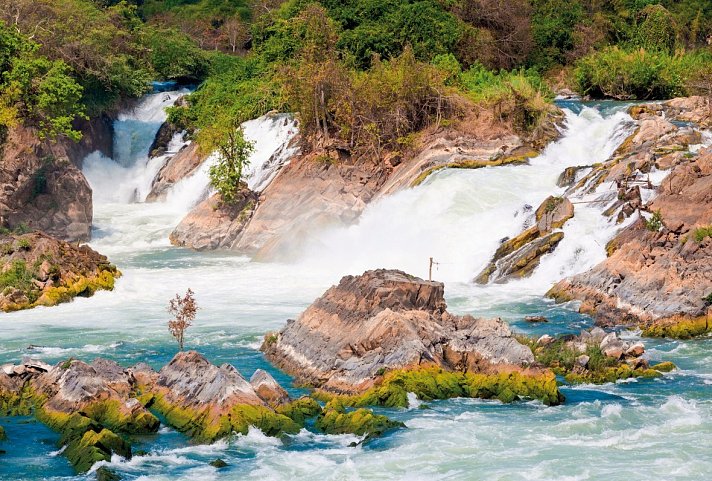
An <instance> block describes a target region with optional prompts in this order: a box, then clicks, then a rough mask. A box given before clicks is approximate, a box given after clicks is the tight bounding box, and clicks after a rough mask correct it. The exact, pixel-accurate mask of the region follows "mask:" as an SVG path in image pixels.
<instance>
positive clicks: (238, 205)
mask: <svg viewBox="0 0 712 481" xmlns="http://www.w3.org/2000/svg"><path fill="white" fill-rule="evenodd" d="M257 200H258V195H257V194H256V193H255V192H252V191H251V190H249V189H248V188H247V187H245V188H244V189H243V190H241V191H240V192H239V193H238V194H237V197H236V199H235V201H234V202H232V203H229V204H228V203H225V202H223V201H222V199H221V197H220V194H214V195H213V196H212V197H210V198H209V199H206V200H204V201H203V202H201V203H200V204H198V205H197V206H196V207H195V208H194V209H193V210H192V211H190V213H189V214H188V215H187V216H186V217H185V218H184V219H183V220H182V221H181V222H180V224H178V226H177V227H176V228H175V229H174V230H173V232H172V233H171V235H170V237H169V239H170V241H171V244H173V245H175V246H180V247H188V248H190V249H195V250H197V251H203V250H214V249H222V248H224V249H230V248H232V247H233V246H234V244H235V242H237V240H238V239H239V236H240V234H241V233H242V231H243V230H244V229H245V226H246V225H247V224H248V222H249V221H250V218H251V217H252V215H253V213H254V211H255V208H256V207H257Z"/></svg>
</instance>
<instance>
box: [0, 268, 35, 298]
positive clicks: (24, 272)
mask: <svg viewBox="0 0 712 481" xmlns="http://www.w3.org/2000/svg"><path fill="white" fill-rule="evenodd" d="M3 269H4V270H3V271H0V292H2V291H3V290H5V289H6V288H8V287H14V288H15V289H19V290H21V291H25V292H27V291H30V290H31V289H32V288H33V287H34V286H33V284H32V279H33V275H32V272H31V271H30V270H29V269H28V268H27V264H26V263H25V261H14V262H13V263H12V264H11V265H10V267H9V268H3Z"/></svg>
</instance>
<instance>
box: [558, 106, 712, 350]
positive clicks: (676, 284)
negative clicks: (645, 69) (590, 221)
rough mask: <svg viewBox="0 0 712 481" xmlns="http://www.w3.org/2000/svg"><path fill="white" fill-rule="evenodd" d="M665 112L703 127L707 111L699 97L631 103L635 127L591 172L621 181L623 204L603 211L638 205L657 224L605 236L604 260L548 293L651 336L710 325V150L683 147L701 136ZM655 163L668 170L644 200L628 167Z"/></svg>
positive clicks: (603, 320)
mask: <svg viewBox="0 0 712 481" xmlns="http://www.w3.org/2000/svg"><path fill="white" fill-rule="evenodd" d="M663 112H665V113H666V114H667V115H668V116H671V117H672V118H673V119H678V118H679V119H680V120H683V121H689V120H690V119H694V120H695V121H699V122H700V123H701V125H705V124H706V122H708V120H709V119H710V118H711V117H712V112H711V111H710V110H706V108H705V104H704V103H703V102H701V101H700V100H699V99H698V98H691V99H676V100H674V101H670V102H667V103H664V104H662V105H650V106H637V107H634V108H633V109H632V111H631V114H632V115H633V116H634V117H636V118H638V119H639V121H640V127H639V129H638V130H637V131H636V132H635V133H634V134H633V135H632V136H631V137H630V138H629V139H628V140H627V141H626V142H624V144H623V145H622V146H621V148H620V149H619V151H618V152H617V156H616V158H615V159H613V160H612V161H611V162H610V163H609V165H605V166H601V167H600V168H599V169H598V173H596V171H595V170H594V172H592V174H590V175H593V176H594V178H593V179H592V180H594V181H596V182H602V181H610V180H616V181H618V182H619V185H621V186H622V187H621V188H622V192H621V193H619V195H618V199H619V201H618V203H617V205H615V208H616V209H620V210H616V209H609V210H608V211H607V212H605V213H604V214H607V215H611V216H612V217H613V216H614V215H615V213H616V212H619V213H618V216H621V215H624V214H626V213H627V215H631V214H632V213H633V212H634V211H635V209H638V208H640V209H642V210H643V211H647V213H646V214H645V215H646V216H647V218H649V219H652V215H653V213H659V214H657V216H656V218H659V220H660V225H655V222H653V221H650V220H649V221H647V222H646V221H645V220H644V219H638V220H637V221H635V222H634V223H633V224H631V225H630V226H629V227H628V228H626V229H624V230H623V231H622V232H620V233H619V234H618V235H617V236H616V237H615V238H614V239H613V240H612V241H611V242H609V244H608V246H607V251H608V253H609V257H608V259H606V260H605V261H604V262H602V263H601V264H599V265H597V266H595V267H594V268H593V269H591V270H590V271H588V272H585V273H582V274H580V275H577V276H574V277H572V278H569V279H565V280H563V281H561V282H559V283H558V284H557V285H556V286H554V287H553V288H552V290H551V291H550V295H551V296H552V297H554V298H556V299H559V300H571V299H575V300H580V301H582V304H581V308H580V310H581V311H582V312H586V313H589V314H591V315H593V316H594V317H595V319H596V321H597V323H599V324H601V325H621V324H622V325H635V326H640V327H642V328H643V329H644V333H645V334H649V335H658V336H675V337H689V336H692V335H697V334H701V333H703V332H706V331H709V330H710V328H712V309H711V308H710V305H711V304H712V299H711V298H710V297H709V296H710V294H712V239H711V238H710V235H709V234H712V229H709V226H711V225H712V149H710V148H708V149H703V150H701V151H699V152H698V153H688V152H686V151H687V147H688V144H694V143H698V142H699V141H700V137H699V134H695V133H693V132H691V131H690V130H689V129H681V128H678V127H676V126H675V125H673V124H671V123H670V122H668V121H667V120H665V119H664V118H663V117H662V115H661V114H662V113H663ZM652 167H657V168H658V169H661V170H669V173H668V175H667V177H665V179H664V180H663V181H662V183H661V185H660V186H659V187H658V188H657V196H656V197H655V198H654V200H652V201H651V202H649V203H648V204H645V203H644V202H643V201H642V200H641V197H640V192H639V189H638V194H637V196H635V195H629V194H630V192H629V191H626V190H625V187H624V186H625V184H626V176H628V175H629V174H630V172H631V171H635V170H636V169H643V170H646V169H647V170H650V169H651V168H652ZM595 176H598V178H599V180H596V177H595ZM635 189H637V187H631V188H630V190H631V191H632V190H635ZM626 209H627V210H626Z"/></svg>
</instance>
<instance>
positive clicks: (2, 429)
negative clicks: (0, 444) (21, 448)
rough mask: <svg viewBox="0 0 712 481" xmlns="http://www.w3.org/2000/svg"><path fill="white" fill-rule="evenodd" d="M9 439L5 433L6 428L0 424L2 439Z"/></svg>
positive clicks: (0, 438)
mask: <svg viewBox="0 0 712 481" xmlns="http://www.w3.org/2000/svg"><path fill="white" fill-rule="evenodd" d="M6 440H7V434H6V433H5V428H3V427H2V426H0V441H6Z"/></svg>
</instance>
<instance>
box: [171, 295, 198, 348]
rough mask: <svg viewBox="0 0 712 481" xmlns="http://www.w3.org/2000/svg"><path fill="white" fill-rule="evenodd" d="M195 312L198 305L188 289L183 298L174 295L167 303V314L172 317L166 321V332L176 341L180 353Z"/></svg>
mask: <svg viewBox="0 0 712 481" xmlns="http://www.w3.org/2000/svg"><path fill="white" fill-rule="evenodd" d="M197 310H198V304H197V303H196V302H195V297H194V293H193V291H192V289H190V288H188V290H187V291H186V292H185V295H184V296H183V297H181V296H180V294H176V297H175V298H173V299H171V300H170V301H169V302H168V312H169V313H170V314H171V315H172V316H173V317H174V319H172V320H170V321H168V330H169V331H170V332H171V334H172V335H173V337H175V338H176V340H177V341H178V345H179V346H180V350H181V351H182V350H183V340H184V339H185V331H186V329H188V328H189V327H190V326H192V325H193V321H194V320H195V313H196V311H197Z"/></svg>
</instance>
